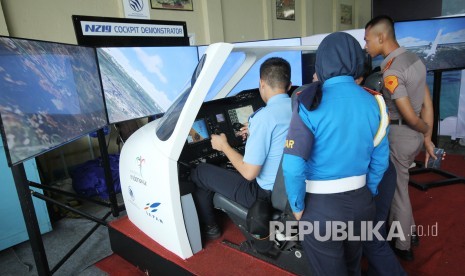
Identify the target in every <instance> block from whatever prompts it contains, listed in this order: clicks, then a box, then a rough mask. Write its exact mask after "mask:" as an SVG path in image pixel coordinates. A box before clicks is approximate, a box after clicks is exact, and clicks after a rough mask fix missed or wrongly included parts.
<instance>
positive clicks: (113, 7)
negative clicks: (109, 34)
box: [1, 0, 123, 44]
mask: <svg viewBox="0 0 465 276" xmlns="http://www.w3.org/2000/svg"><path fill="white" fill-rule="evenodd" d="M1 3H2V6H3V13H4V15H5V20H6V23H7V25H8V30H9V32H10V35H11V36H16V37H24V38H33V39H40V40H48V41H56V42H65V43H73V44H75V43H76V36H75V34H74V27H73V23H72V20H71V16H72V15H90V16H111V17H121V16H122V15H123V5H122V2H121V1H120V0H98V1H95V0H78V1H75V0H40V1H36V0H2V1H1Z"/></svg>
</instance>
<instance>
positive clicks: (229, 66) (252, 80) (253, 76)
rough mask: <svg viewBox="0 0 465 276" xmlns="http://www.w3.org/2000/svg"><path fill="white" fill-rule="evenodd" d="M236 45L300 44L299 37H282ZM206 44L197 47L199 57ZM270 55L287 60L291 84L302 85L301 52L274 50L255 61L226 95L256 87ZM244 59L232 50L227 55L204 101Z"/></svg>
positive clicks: (221, 85)
mask: <svg viewBox="0 0 465 276" xmlns="http://www.w3.org/2000/svg"><path fill="white" fill-rule="evenodd" d="M234 44H235V45H238V46H300V45H301V42H300V37H295V38H282V39H271V40H260V41H251V42H238V43H234ZM206 48H207V47H206V46H201V47H199V57H201V56H202V55H203V54H204V53H205V51H206ZM270 57H281V58H284V59H285V60H287V61H288V62H289V64H290V65H291V82H292V85H296V86H300V85H302V53H301V51H282V52H274V53H270V54H268V55H266V56H264V57H263V58H262V59H260V61H259V62H257V63H255V64H254V65H253V66H252V68H250V70H249V71H248V72H247V73H246V74H245V76H244V77H243V78H242V79H241V80H240V81H239V82H238V83H237V85H236V86H235V87H234V88H233V89H232V90H231V92H230V93H229V94H228V97H230V96H234V95H236V94H238V93H239V92H241V91H244V90H248V89H254V88H258V83H259V79H260V66H261V65H262V63H263V62H264V61H265V60H266V59H268V58H270ZM244 60H245V55H244V54H243V53H241V52H233V53H231V54H230V55H229V57H228V59H227V60H226V63H225V64H224V65H223V67H222V68H221V70H220V72H219V73H218V76H217V77H216V79H215V81H214V83H213V85H212V87H211V89H210V91H209V92H208V94H207V97H206V99H205V101H208V100H211V99H212V95H216V94H217V93H216V91H219V90H220V89H221V88H223V86H224V85H225V84H226V82H227V81H228V80H229V79H230V78H231V77H232V74H233V73H234V72H235V69H237V67H238V66H240V64H241V63H242V62H243V61H244Z"/></svg>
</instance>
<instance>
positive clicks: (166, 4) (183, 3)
mask: <svg viewBox="0 0 465 276" xmlns="http://www.w3.org/2000/svg"><path fill="white" fill-rule="evenodd" d="M150 4H151V5H152V9H161V10H179V11H193V10H194V5H193V4H192V0H150Z"/></svg>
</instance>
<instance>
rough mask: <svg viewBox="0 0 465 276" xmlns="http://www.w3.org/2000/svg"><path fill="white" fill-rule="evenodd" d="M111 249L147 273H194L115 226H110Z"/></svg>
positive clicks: (168, 274)
mask: <svg viewBox="0 0 465 276" xmlns="http://www.w3.org/2000/svg"><path fill="white" fill-rule="evenodd" d="M108 233H109V235H110V245H111V249H112V250H113V252H114V253H115V254H118V255H119V256H121V257H122V258H124V259H125V260H127V261H128V262H130V263H131V264H133V265H134V266H136V267H138V268H139V269H140V270H142V271H144V272H145V274H146V275H167V276H171V275H192V273H190V272H189V271H187V270H185V269H184V268H182V267H180V266H178V265H176V264H175V263H173V262H171V261H169V260H167V259H165V258H163V257H161V256H159V255H158V254H156V253H155V252H153V251H152V250H150V249H149V248H147V247H145V246H144V245H142V244H140V243H139V242H137V241H135V240H134V239H132V238H130V237H128V236H127V235H125V234H124V233H122V232H120V231H118V230H117V229H115V228H113V227H111V226H110V227H108Z"/></svg>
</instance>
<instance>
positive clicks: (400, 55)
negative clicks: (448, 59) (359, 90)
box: [381, 47, 426, 120]
mask: <svg viewBox="0 0 465 276" xmlns="http://www.w3.org/2000/svg"><path fill="white" fill-rule="evenodd" d="M381 70H382V71H383V78H384V89H383V97H384V100H385V101H386V105H387V107H388V110H389V116H390V118H391V119H392V120H397V119H401V118H402V117H401V115H400V113H399V110H398V109H397V106H396V104H395V102H394V100H395V99H399V98H402V97H409V99H410V104H411V105H412V107H413V110H414V111H415V113H416V114H417V115H419V114H420V111H421V107H422V105H423V97H424V95H425V84H426V67H425V65H424V64H423V62H422V61H421V60H420V59H419V58H418V56H417V55H415V54H414V53H412V52H409V51H407V50H406V49H405V48H404V47H399V48H397V49H396V50H394V51H392V52H391V53H390V54H389V55H388V56H387V57H386V58H385V59H384V60H383V62H382V63H381Z"/></svg>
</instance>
